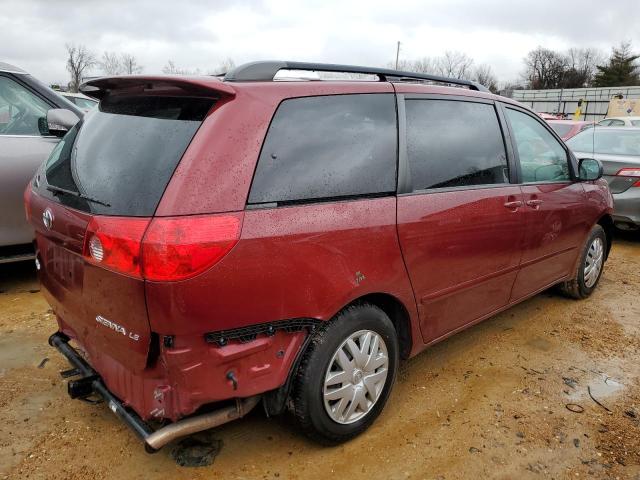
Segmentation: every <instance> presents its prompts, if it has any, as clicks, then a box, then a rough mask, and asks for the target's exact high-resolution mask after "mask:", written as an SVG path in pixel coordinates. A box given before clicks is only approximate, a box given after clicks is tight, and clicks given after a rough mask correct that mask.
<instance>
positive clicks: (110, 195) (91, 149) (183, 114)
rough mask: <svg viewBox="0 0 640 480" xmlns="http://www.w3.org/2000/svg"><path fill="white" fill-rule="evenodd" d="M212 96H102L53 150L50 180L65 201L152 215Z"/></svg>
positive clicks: (82, 206)
mask: <svg viewBox="0 0 640 480" xmlns="http://www.w3.org/2000/svg"><path fill="white" fill-rule="evenodd" d="M213 102H214V100H213V99H203V98H188V97H157V96H155V97H154V96H136V97H106V98H105V99H103V100H102V101H101V102H100V104H99V107H98V108H95V109H93V110H91V111H90V112H89V113H87V114H86V115H85V117H84V119H83V120H82V121H81V122H80V123H78V124H77V125H76V126H75V127H73V128H72V129H71V130H70V131H69V132H68V133H67V135H65V137H64V138H63V139H62V141H61V142H60V143H59V144H58V145H57V146H56V148H55V149H54V150H53V151H52V152H51V155H50V157H49V159H48V160H47V163H46V166H45V173H46V178H47V183H48V185H50V186H51V187H58V188H62V189H65V190H69V191H71V192H76V193H79V194H82V195H83V196H86V197H91V198H92V199H94V200H96V201H90V200H87V199H83V198H80V197H79V196H73V195H71V194H64V193H59V194H57V195H56V197H57V198H58V199H59V201H60V202H61V203H63V204H65V205H68V206H70V207H72V208H76V209H79V210H83V211H87V212H91V213H97V214H105V215H120V216H151V215H153V213H154V211H155V209H156V207H157V205H158V202H159V201H160V198H161V197H162V194H163V192H164V190H165V188H166V186H167V183H168V182H169V179H170V178H171V175H172V174H173V171H174V170H175V168H176V166H177V165H178V162H179V161H180V158H182V155H183V154H184V152H185V150H186V149H187V146H188V145H189V143H190V142H191V139H192V138H193V136H194V134H195V133H196V131H197V130H198V127H199V126H200V124H201V123H202V120H203V119H204V117H205V116H206V114H207V112H208V111H209V110H210V109H211V107H212V105H213Z"/></svg>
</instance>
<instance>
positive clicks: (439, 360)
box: [0, 234, 640, 480]
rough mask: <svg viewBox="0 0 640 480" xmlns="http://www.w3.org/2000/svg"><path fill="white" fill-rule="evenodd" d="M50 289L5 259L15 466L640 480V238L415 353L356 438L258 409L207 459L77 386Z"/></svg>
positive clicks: (69, 475)
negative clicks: (145, 429) (586, 293)
mask: <svg viewBox="0 0 640 480" xmlns="http://www.w3.org/2000/svg"><path fill="white" fill-rule="evenodd" d="M38 288H39V287H38V285H37V282H36V281H35V276H34V273H33V270H32V265H31V264H28V265H21V266H17V265H13V266H8V265H0V479H5V478H6V479H9V478H11V479H14V478H30V479H80V478H82V479H84V478H87V479H89V478H100V479H130V478H145V479H147V478H154V479H172V480H175V479H181V478H203V479H204V478H207V479H210V478H264V479H271V478H285V479H302V478H304V479H306V478H326V477H327V476H329V475H339V476H345V477H346V478H368V479H378V478H380V479H388V478H392V479H395V478H401V479H402V478H425V479H441V480H442V479H446V480H449V479H460V478H473V479H479V478H498V479H514V478H517V479H528V478H532V479H542V478H544V479H547V478H555V479H560V478H584V477H588V478H599V479H600V478H620V479H627V478H629V479H636V480H640V376H639V375H638V374H639V373H640V362H639V360H640V235H631V234H626V235H619V237H618V238H617V241H616V243H615V245H614V248H613V251H612V254H611V257H610V259H609V262H608V263H607V265H606V268H605V272H604V276H603V278H602V281H601V283H600V286H599V288H598V289H597V291H596V292H595V293H594V295H593V296H592V297H591V298H589V299H587V300H585V301H572V300H567V299H564V298H562V297H560V296H558V295H555V294H553V293H551V292H549V293H543V294H541V295H538V296H536V297H535V298H533V299H531V300H529V301H527V302H525V303H523V304H521V305H519V306H517V307H515V308H512V309H510V310H508V311H506V312H504V313H502V314H500V315H498V316H496V317H494V318H492V319H490V320H487V321H485V322H483V323H482V324H480V325H477V326H475V327H473V328H471V329H469V330H467V331H465V332H462V333H460V334H458V335H455V336H454V337H452V338H450V339H448V340H446V341H444V342H441V343H440V344H438V345H436V346H435V347H433V348H430V349H429V350H427V351H426V352H424V353H423V354H421V355H419V356H418V357H416V358H414V359H412V360H410V361H409V362H407V363H405V364H404V365H403V366H401V371H400V375H399V378H398V382H397V384H396V386H395V389H394V391H393V393H392V395H391V398H390V400H389V403H388V404H387V407H386V409H385V411H384V412H383V414H382V416H381V417H380V418H379V419H378V420H377V422H376V423H375V424H374V426H373V427H372V428H371V429H370V430H369V431H367V432H366V433H365V434H364V435H362V436H360V437H359V438H357V439H355V440H353V441H351V442H349V443H348V444H346V445H342V446H339V447H335V448H323V447H320V446H318V445H315V444H314V443H311V442H310V441H308V440H306V439H305V438H304V437H303V436H301V435H300V434H299V433H297V432H296V430H295V429H294V428H292V425H290V421H289V420H288V419H287V418H286V417H283V418H276V419H267V418H265V416H264V414H263V413H262V411H261V410H259V409H256V410H255V411H254V412H252V413H251V414H250V415H249V416H248V417H247V418H245V419H242V420H240V421H237V422H234V423H230V424H228V425H226V426H223V427H221V428H219V429H217V430H213V431H211V432H210V433H209V434H208V435H209V436H210V438H211V439H213V440H214V441H216V443H217V444H218V445H220V446H221V448H220V451H219V453H218V455H217V457H216V458H215V460H214V462H213V464H212V465H210V466H207V467H198V468H193V467H192V468H188V467H180V466H178V465H177V464H176V462H175V461H174V459H173V458H172V457H171V449H172V448H171V446H169V447H167V448H165V449H164V450H162V451H161V452H160V453H158V454H155V455H148V454H146V453H145V452H144V449H143V448H142V445H141V443H140V442H139V441H138V440H137V439H136V438H135V437H134V436H133V434H132V433H131V432H130V431H129V430H128V429H127V428H126V427H125V426H123V425H122V424H121V423H120V422H119V421H118V420H117V419H116V418H115V416H114V415H112V414H111V412H110V411H109V410H108V409H107V408H106V407H105V406H104V404H103V405H89V404H86V403H83V402H80V401H71V400H70V399H69V398H68V397H67V394H66V385H65V383H64V381H63V380H62V379H61V378H60V377H59V375H58V372H59V371H60V370H62V369H65V368H68V367H67V365H66V363H65V362H64V361H63V360H62V358H61V356H60V355H59V354H57V352H55V351H54V350H53V349H52V348H50V347H49V346H48V345H47V337H48V336H49V335H50V334H51V333H52V332H53V331H54V330H55V322H54V318H53V316H52V315H51V313H50V311H49V308H48V305H47V304H46V302H45V301H44V300H43V298H42V296H41V295H40V293H39V291H38ZM45 359H48V360H47V361H45ZM596 400H597V402H599V403H597V402H596ZM569 409H572V410H574V411H571V410H569Z"/></svg>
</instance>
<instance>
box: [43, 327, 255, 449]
mask: <svg viewBox="0 0 640 480" xmlns="http://www.w3.org/2000/svg"><path fill="white" fill-rule="evenodd" d="M49 345H51V346H52V347H55V348H56V349H57V350H58V351H59V352H60V353H62V355H64V356H65V357H66V359H67V360H68V361H69V363H70V364H71V365H72V366H73V367H74V369H75V370H76V371H77V373H78V374H79V375H82V379H81V380H80V382H81V381H82V380H84V381H85V382H90V384H91V385H90V388H89V389H85V388H84V386H82V385H81V386H78V387H74V388H75V392H79V394H80V395H85V396H87V395H88V394H91V393H93V394H96V395H99V396H100V397H102V398H103V399H104V401H105V402H106V403H107V405H108V406H109V409H110V410H111V411H112V412H113V413H114V414H115V415H116V416H117V417H118V418H119V419H120V420H122V421H123V422H124V423H125V424H126V425H127V426H128V427H129V428H130V429H131V430H133V431H134V433H135V434H136V435H137V436H138V437H140V439H141V440H142V441H144V444H145V449H146V450H147V452H149V453H153V452H157V451H158V450H160V449H161V448H162V447H163V446H165V445H166V444H167V443H169V442H171V441H173V440H175V439H176V438H180V437H182V436H185V435H190V434H192V433H196V432H200V431H202V430H208V429H210V428H214V427H217V426H220V425H223V424H225V423H227V422H230V421H231V420H235V419H237V418H241V417H243V416H244V415H246V414H247V413H249V412H250V411H251V410H253V408H254V407H255V406H256V405H257V404H258V403H259V401H260V399H261V398H262V397H261V395H254V396H252V397H247V398H244V399H239V398H237V399H236V401H235V405H234V406H229V407H225V408H221V409H219V410H215V411H213V412H210V413H204V414H202V415H196V416H193V417H190V418H185V419H182V420H179V421H177V422H175V423H172V424H170V425H167V426H164V427H162V428H159V429H158V430H153V428H151V427H150V426H149V425H148V424H147V423H146V422H145V421H144V420H142V419H141V418H140V417H139V416H138V414H136V413H135V412H133V411H131V410H129V409H127V408H126V407H125V406H124V405H123V404H122V402H121V401H120V400H119V399H118V398H117V397H115V396H114V395H113V394H112V393H111V392H110V391H109V389H108V388H107V387H106V386H105V384H104V382H103V380H102V378H101V377H100V375H99V374H98V372H96V371H95V370H94V369H93V368H92V367H91V365H89V364H88V363H87V362H86V361H85V359H84V358H82V357H81V356H80V354H79V353H78V352H77V351H76V350H75V349H74V348H73V347H72V346H71V345H69V337H68V336H66V335H65V334H64V333H62V332H57V333H54V334H53V335H51V337H49ZM71 393H72V392H71V389H70V394H71Z"/></svg>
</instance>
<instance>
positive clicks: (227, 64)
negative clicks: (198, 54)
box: [212, 57, 236, 75]
mask: <svg viewBox="0 0 640 480" xmlns="http://www.w3.org/2000/svg"><path fill="white" fill-rule="evenodd" d="M235 67H236V62H234V61H233V58H231V57H227V58H226V59H224V60H223V61H221V62H220V63H219V64H218V66H217V67H216V68H214V69H213V73H212V75H224V74H225V73H229V72H230V71H231V70H233V69H234V68H235Z"/></svg>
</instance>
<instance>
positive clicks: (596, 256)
mask: <svg viewBox="0 0 640 480" xmlns="http://www.w3.org/2000/svg"><path fill="white" fill-rule="evenodd" d="M606 252H607V236H606V235H605V233H604V230H603V228H602V227H601V226H600V225H595V226H594V227H593V228H592V229H591V232H590V233H589V237H588V238H587V241H586V242H585V246H584V249H583V251H582V255H581V257H580V262H579V264H578V269H577V271H576V274H575V277H574V278H573V279H571V280H569V281H568V282H564V283H561V284H560V290H561V291H562V292H563V293H564V294H565V295H567V296H568V297H571V298H578V299H580V298H587V297H588V296H589V295H591V293H592V292H593V291H594V290H595V288H596V286H597V285H598V282H599V281H600V277H601V276H602V269H603V267H604V262H605V260H606V255H607V253H606Z"/></svg>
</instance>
